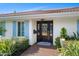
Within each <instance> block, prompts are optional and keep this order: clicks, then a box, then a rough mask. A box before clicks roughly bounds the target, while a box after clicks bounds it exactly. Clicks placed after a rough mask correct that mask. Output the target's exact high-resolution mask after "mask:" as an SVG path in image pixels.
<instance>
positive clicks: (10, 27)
mask: <svg viewBox="0 0 79 59" xmlns="http://www.w3.org/2000/svg"><path fill="white" fill-rule="evenodd" d="M5 27H6V32H5V37H12V35H13V23H12V21H6V25H5Z"/></svg>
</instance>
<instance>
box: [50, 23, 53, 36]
mask: <svg viewBox="0 0 79 59" xmlns="http://www.w3.org/2000/svg"><path fill="white" fill-rule="evenodd" d="M52 31H53V30H52V24H50V36H52Z"/></svg>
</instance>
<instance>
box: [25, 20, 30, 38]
mask: <svg viewBox="0 0 79 59" xmlns="http://www.w3.org/2000/svg"><path fill="white" fill-rule="evenodd" d="M24 36H25V37H26V38H29V21H24Z"/></svg>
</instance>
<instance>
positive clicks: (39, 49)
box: [21, 45, 58, 56]
mask: <svg viewBox="0 0 79 59" xmlns="http://www.w3.org/2000/svg"><path fill="white" fill-rule="evenodd" d="M57 55H58V52H57V50H56V49H54V48H53V47H52V46H49V47H47V46H39V45H33V46H31V47H30V48H28V49H27V50H26V51H25V52H24V53H23V54H21V56H57Z"/></svg>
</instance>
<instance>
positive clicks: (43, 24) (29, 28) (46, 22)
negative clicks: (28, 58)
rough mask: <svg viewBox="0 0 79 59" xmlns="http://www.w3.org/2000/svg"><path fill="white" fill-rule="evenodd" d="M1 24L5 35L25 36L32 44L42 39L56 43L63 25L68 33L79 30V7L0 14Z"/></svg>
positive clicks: (71, 33)
mask: <svg viewBox="0 0 79 59" xmlns="http://www.w3.org/2000/svg"><path fill="white" fill-rule="evenodd" d="M0 24H1V25H0V26H2V27H4V28H5V29H6V32H5V33H2V35H3V36H4V37H18V36H23V37H26V38H28V39H29V44H30V45H33V44H35V43H37V42H40V41H44V42H51V43H52V44H53V45H55V38H56V37H58V36H59V35H60V30H61V28H62V27H65V28H66V29H67V31H68V35H73V32H77V31H78V32H79V7H74V8H65V9H57V10H38V11H27V12H17V13H9V14H0Z"/></svg>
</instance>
